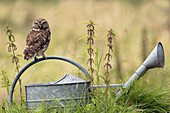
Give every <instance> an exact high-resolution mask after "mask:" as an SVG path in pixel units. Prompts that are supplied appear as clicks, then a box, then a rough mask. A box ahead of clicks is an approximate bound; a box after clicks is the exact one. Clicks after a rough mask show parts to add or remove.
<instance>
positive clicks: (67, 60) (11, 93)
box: [9, 56, 91, 107]
mask: <svg viewBox="0 0 170 113" xmlns="http://www.w3.org/2000/svg"><path fill="white" fill-rule="evenodd" d="M49 59H56V60H63V61H66V62H68V63H71V64H73V65H74V66H76V67H78V68H79V69H80V70H81V71H82V72H83V73H84V74H85V75H86V76H87V77H91V76H90V75H89V74H88V72H87V71H86V70H85V69H84V68H83V67H82V66H81V65H80V64H78V63H77V62H75V61H73V60H71V59H69V58H65V57H60V56H50V57H47V58H46V59H45V58H40V59H38V60H37V61H36V62H35V61H32V62H30V63H29V64H27V65H26V66H25V67H24V68H22V69H21V71H20V72H19V73H18V74H17V76H16V77H15V79H14V81H13V83H12V85H11V89H10V92H9V106H10V107H12V98H13V92H14V88H15V85H16V83H17V81H18V79H19V78H20V76H21V75H22V73H23V72H24V71H25V70H27V69H28V68H29V67H31V66H32V65H34V64H36V63H38V62H41V61H44V60H49Z"/></svg>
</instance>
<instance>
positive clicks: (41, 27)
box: [23, 18, 51, 61]
mask: <svg viewBox="0 0 170 113" xmlns="http://www.w3.org/2000/svg"><path fill="white" fill-rule="evenodd" d="M50 35H51V32H50V28H49V24H48V22H47V21H46V20H45V19H43V18H39V19H37V20H35V21H34V22H33V25H32V28H31V31H30V33H29V34H28V36H27V39H26V47H25V49H24V52H23V54H24V59H25V60H29V59H30V58H32V57H33V58H34V60H35V61H36V60H37V58H36V56H41V55H42V56H43V58H46V56H45V54H44V52H45V51H46V50H47V48H48V45H49V43H50Z"/></svg>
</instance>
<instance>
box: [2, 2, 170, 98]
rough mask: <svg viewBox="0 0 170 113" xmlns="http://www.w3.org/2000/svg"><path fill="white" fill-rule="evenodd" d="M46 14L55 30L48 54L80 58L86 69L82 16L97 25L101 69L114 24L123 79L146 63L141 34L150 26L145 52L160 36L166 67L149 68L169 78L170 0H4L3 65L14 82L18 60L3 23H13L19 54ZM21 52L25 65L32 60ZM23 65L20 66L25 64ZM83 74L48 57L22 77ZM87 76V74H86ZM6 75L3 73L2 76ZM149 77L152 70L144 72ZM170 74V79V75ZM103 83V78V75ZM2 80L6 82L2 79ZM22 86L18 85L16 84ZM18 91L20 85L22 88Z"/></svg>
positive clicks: (113, 75)
mask: <svg viewBox="0 0 170 113" xmlns="http://www.w3.org/2000/svg"><path fill="white" fill-rule="evenodd" d="M40 17H41V18H45V19H46V20H47V21H48V22H49V25H50V29H51V32H52V35H51V42H50V46H49V48H48V49H47V51H46V55H47V56H64V57H67V58H70V59H72V60H75V61H76V62H78V63H79V64H81V65H82V66H83V67H84V68H85V69H86V70H88V68H89V67H88V66H87V59H88V54H87V44H86V43H87V42H86V39H83V40H78V39H79V38H80V37H82V36H85V35H86V33H87V32H86V25H85V24H82V22H87V21H89V20H90V19H91V20H93V21H94V22H95V23H97V24H98V25H96V29H97V33H96V36H97V37H98V39H95V45H94V47H95V48H98V50H99V56H102V57H103V59H102V65H101V70H100V71H101V74H103V73H104V68H103V64H104V62H105V61H104V54H105V53H106V52H107V51H106V50H107V44H106V41H107V40H106V39H105V40H101V39H100V38H102V37H103V36H104V35H106V31H107V29H109V28H113V30H114V31H115V32H116V33H117V34H118V37H117V45H118V47H119V53H118V54H119V56H120V61H121V65H122V75H123V81H122V82H124V81H126V80H127V79H128V78H129V77H130V76H131V75H132V74H133V73H134V72H135V70H136V69H137V68H138V67H139V66H140V65H141V64H142V62H143V57H142V40H143V37H144V36H143V34H144V32H143V31H144V30H145V31H146V35H145V36H146V37H147V38H146V39H145V42H146V44H147V47H146V48H147V51H146V54H147V55H149V53H150V52H151V51H152V49H153V48H154V47H155V46H156V44H157V43H158V42H162V44H163V46H164V50H165V68H164V69H163V70H162V69H155V70H151V71H149V73H153V76H150V77H154V75H155V71H159V73H163V74H160V78H165V79H167V78H168V76H167V77H166V75H167V74H168V73H170V60H169V59H168V58H169V57H168V56H169V55H170V44H169V43H170V1H169V0H120V1H118V0H108V1H107V2H106V1H104V0H86V1H85V0H84V1H83V0H76V1H73V0H56V1H54V0H42V1H40V0H36V1H34V0H13V1H12V0H8V1H5V0H4V1H2V0H1V1H0V71H1V70H3V69H5V70H7V75H8V76H9V79H10V81H11V82H12V81H13V79H14V77H15V76H16V74H17V73H16V72H15V65H14V64H12V63H11V60H10V59H9V58H8V57H7V56H9V55H10V54H11V53H9V52H8V51H7V45H4V44H5V43H6V42H7V41H8V38H7V36H6V35H5V32H4V26H5V25H8V26H10V27H11V28H12V30H13V34H14V36H15V38H16V42H15V44H16V45H17V47H18V49H17V51H16V53H17V54H22V52H23V50H24V48H25V43H26V37H27V34H28V33H29V31H30V29H31V26H32V22H33V21H34V20H35V19H37V18H40ZM114 56H115V55H114V52H113V59H112V61H111V63H112V66H113V68H112V70H111V77H110V79H111V83H120V81H116V76H117V75H116V73H115V71H116V66H115V65H116V64H115V57H114ZM32 60H33V59H31V60H29V61H25V60H23V57H22V58H20V65H21V68H23V67H24V66H25V65H26V64H28V63H29V62H31V61H32ZM21 68H20V69H21ZM67 73H70V74H74V75H77V76H78V75H79V70H78V69H77V68H76V67H74V66H72V65H71V64H68V63H64V62H61V61H55V60H52V61H45V62H41V63H38V64H36V65H34V66H33V67H31V68H30V69H29V70H27V71H26V72H25V73H24V74H23V75H22V77H21V79H22V83H23V84H22V86H23V87H24V85H27V84H35V83H46V82H53V81H57V80H59V79H60V78H62V77H63V76H64V75H65V74H67ZM81 76H83V75H81ZM1 78H2V77H1V76H0V79H1ZM144 78H145V80H146V81H147V79H148V78H149V76H145V77H144ZM168 80H169V79H168ZM101 83H103V81H102V80H101ZM0 85H2V84H1V83H0ZM17 87H18V85H17ZM5 90H6V89H5V88H0V92H4V93H0V99H3V98H8V96H7V93H6V91H5ZM17 92H19V90H18V91H17Z"/></svg>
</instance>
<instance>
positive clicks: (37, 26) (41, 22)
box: [32, 18, 49, 31]
mask: <svg viewBox="0 0 170 113" xmlns="http://www.w3.org/2000/svg"><path fill="white" fill-rule="evenodd" d="M45 29H49V24H48V22H47V21H46V20H45V19H44V18H39V19H36V20H35V21H34V22H33V25H32V30H35V31H39V30H45Z"/></svg>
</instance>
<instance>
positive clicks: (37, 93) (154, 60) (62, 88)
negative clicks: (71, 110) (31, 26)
mask: <svg viewBox="0 0 170 113" xmlns="http://www.w3.org/2000/svg"><path fill="white" fill-rule="evenodd" d="M49 59H56V60H62V61H66V62H68V63H71V64H73V65H74V66H76V67H78V68H79V69H80V70H81V71H82V72H83V73H84V74H85V75H86V76H87V77H90V75H89V74H88V72H87V71H86V70H85V69H84V68H83V67H82V66H81V65H80V64H78V63H77V62H75V61H73V60H71V59H68V58H65V57H59V56H54V57H47V59H44V58H40V59H39V60H38V61H36V62H34V61H33V62H31V63H29V64H28V65H26V66H25V67H24V68H23V69H22V70H21V71H20V72H19V73H18V75H17V76H16V77H15V79H14V81H13V83H12V85H11V89H10V94H9V101H10V107H11V106H12V98H13V91H14V88H15V85H16V83H17V81H18V79H19V77H20V76H21V75H22V74H23V72H24V71H25V70H26V69H28V68H29V67H30V66H32V65H33V64H36V63H38V62H41V61H43V60H49ZM164 64H165V56H164V49H163V46H162V44H161V42H159V43H158V44H157V46H156V47H155V48H154V49H153V51H152V52H151V53H150V55H149V56H148V57H147V58H146V60H145V61H144V63H143V64H142V65H141V66H140V67H139V68H138V69H137V71H136V72H135V73H134V74H133V75H132V76H131V77H130V79H129V80H128V81H127V82H126V83H125V84H110V86H109V87H114V88H120V87H121V86H123V88H124V89H125V90H127V89H129V90H130V87H132V85H133V83H134V81H135V80H138V79H139V78H140V77H142V76H143V75H144V74H145V73H146V71H147V70H148V69H151V68H159V67H161V68H163V67H164ZM93 87H94V89H95V88H105V87H106V85H94V86H93ZM90 88H91V86H90V81H85V80H83V79H81V78H79V77H76V76H74V75H70V74H67V75H66V76H64V77H63V78H62V79H60V80H59V81H57V82H50V83H43V84H32V85H26V86H25V89H26V102H27V108H28V109H33V108H34V107H35V106H39V105H40V103H41V102H42V101H44V103H45V104H46V105H47V106H48V105H50V104H51V101H53V100H55V99H56V98H57V99H59V103H61V104H63V105H67V104H68V103H71V102H72V101H74V102H76V103H78V104H80V105H81V104H87V102H88V101H89V97H90V93H89V92H90ZM122 93H123V92H121V90H119V91H118V92H117V94H116V96H121V94H122ZM59 106H60V104H55V106H54V107H59Z"/></svg>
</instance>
